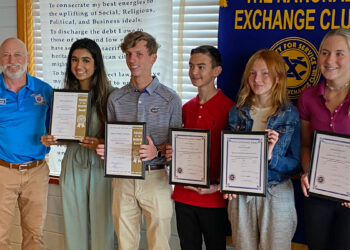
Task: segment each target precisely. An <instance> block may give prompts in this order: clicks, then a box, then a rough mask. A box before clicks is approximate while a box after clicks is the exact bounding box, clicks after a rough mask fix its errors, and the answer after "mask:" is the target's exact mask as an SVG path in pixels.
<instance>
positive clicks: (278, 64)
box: [236, 49, 288, 117]
mask: <svg viewBox="0 0 350 250" xmlns="http://www.w3.org/2000/svg"><path fill="white" fill-rule="evenodd" d="M259 59H261V60H263V61H264V62H265V63H266V66H267V69H268V71H269V76H270V77H271V79H272V81H273V83H274V84H273V85H272V88H271V90H270V94H271V103H272V108H271V112H270V113H269V114H268V117H270V116H272V115H273V114H275V113H276V112H277V111H278V110H279V108H280V107H282V108H285V107H286V105H287V102H288V97H287V87H286V80H287V77H286V69H285V62H284V60H283V59H282V57H281V56H280V55H279V54H278V53H277V52H276V51H273V50H268V49H262V50H259V51H257V52H255V53H254V54H253V55H252V56H251V57H250V58H249V60H248V62H247V65H246V67H245V70H244V73H243V76H242V82H241V87H240V90H239V94H238V100H237V104H236V106H237V108H238V109H239V110H240V109H241V108H242V107H243V106H245V105H248V106H249V107H252V106H254V104H255V98H254V97H255V94H254V92H253V91H252V89H251V88H250V85H249V82H248V80H249V75H250V71H251V69H252V67H253V64H254V62H255V61H256V60H259Z"/></svg>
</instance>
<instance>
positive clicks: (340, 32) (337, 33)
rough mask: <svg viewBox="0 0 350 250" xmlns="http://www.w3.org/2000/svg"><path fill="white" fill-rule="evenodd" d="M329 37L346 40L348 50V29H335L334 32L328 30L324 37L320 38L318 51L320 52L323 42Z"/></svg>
mask: <svg viewBox="0 0 350 250" xmlns="http://www.w3.org/2000/svg"><path fill="white" fill-rule="evenodd" d="M331 36H342V37H344V38H345V39H346V43H347V45H348V48H349V50H350V30H349V29H344V28H340V29H335V30H330V31H328V32H327V33H326V35H325V36H324V37H323V38H322V41H321V43H320V48H319V51H321V49H322V47H323V44H324V41H325V40H326V39H327V38H328V37H331Z"/></svg>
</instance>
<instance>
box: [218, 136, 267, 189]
mask: <svg viewBox="0 0 350 250" xmlns="http://www.w3.org/2000/svg"><path fill="white" fill-rule="evenodd" d="M267 148H268V140H267V132H247V133H241V132H237V133H233V132H223V133H222V152H221V154H222V159H221V181H220V182H221V191H222V192H223V193H243V194H249V195H260V196H265V192H266V183H267Z"/></svg>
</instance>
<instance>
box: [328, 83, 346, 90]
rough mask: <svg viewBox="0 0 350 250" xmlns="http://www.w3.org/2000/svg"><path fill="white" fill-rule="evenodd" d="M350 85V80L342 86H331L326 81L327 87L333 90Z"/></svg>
mask: <svg viewBox="0 0 350 250" xmlns="http://www.w3.org/2000/svg"><path fill="white" fill-rule="evenodd" d="M349 85H350V82H347V83H345V84H344V85H343V86H341V87H333V86H329V85H328V83H326V87H327V88H329V89H330V90H331V91H340V90H343V89H345V88H346V87H347V86H349Z"/></svg>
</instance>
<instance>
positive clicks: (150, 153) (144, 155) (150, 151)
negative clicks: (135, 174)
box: [139, 135, 157, 161]
mask: <svg viewBox="0 0 350 250" xmlns="http://www.w3.org/2000/svg"><path fill="white" fill-rule="evenodd" d="M146 139H147V141H148V144H142V145H141V146H140V150H139V154H140V158H141V161H150V160H152V159H153V158H155V157H157V148H156V146H155V145H154V143H153V141H152V139H151V137H150V136H148V135H147V136H146Z"/></svg>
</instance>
